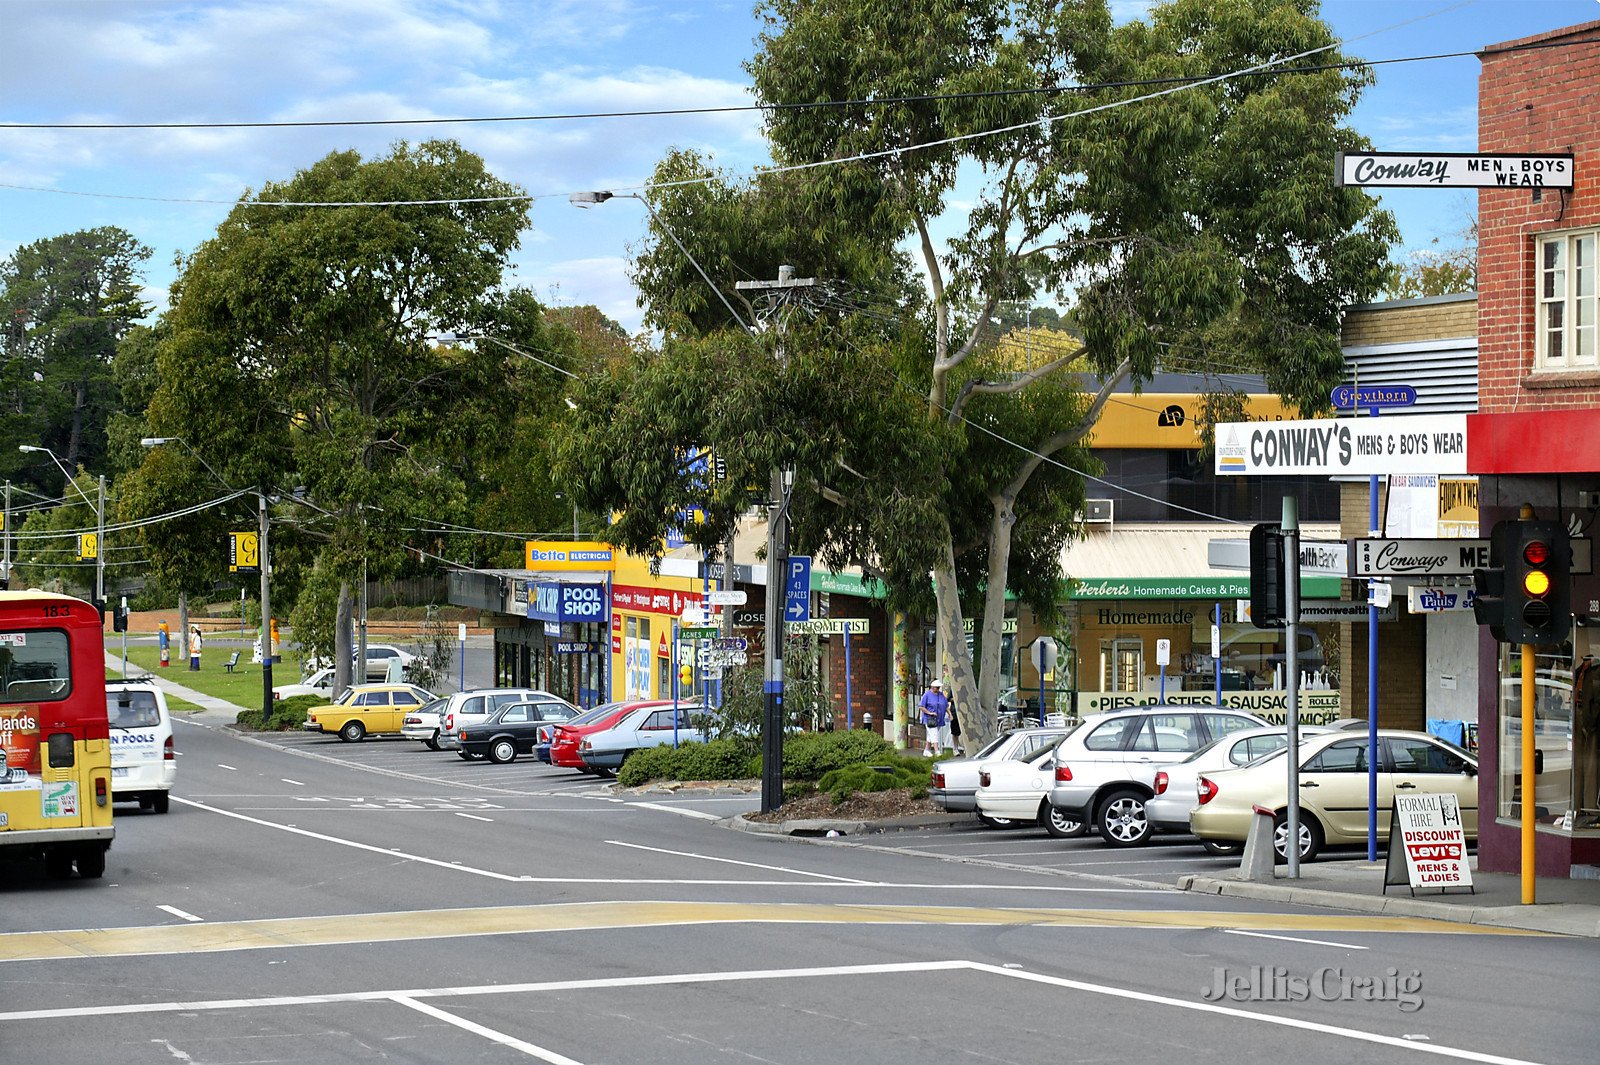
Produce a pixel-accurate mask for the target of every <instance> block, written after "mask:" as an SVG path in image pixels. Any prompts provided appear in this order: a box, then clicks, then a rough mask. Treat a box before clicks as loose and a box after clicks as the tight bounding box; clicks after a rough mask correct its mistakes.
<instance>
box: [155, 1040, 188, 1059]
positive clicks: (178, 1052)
mask: <svg viewBox="0 0 1600 1065" xmlns="http://www.w3.org/2000/svg"><path fill="white" fill-rule="evenodd" d="M150 1042H152V1043H160V1044H161V1045H162V1046H164V1047H166V1048H167V1053H168V1054H171V1055H172V1056H173V1057H174V1058H177V1059H178V1060H179V1061H184V1062H193V1061H194V1058H192V1057H190V1056H189V1055H188V1054H186V1053H184V1052H183V1051H181V1050H179V1049H178V1048H177V1047H175V1046H173V1045H172V1044H171V1043H169V1042H167V1041H166V1040H165V1039H152V1040H150Z"/></svg>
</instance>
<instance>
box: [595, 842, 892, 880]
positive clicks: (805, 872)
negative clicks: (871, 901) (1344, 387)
mask: <svg viewBox="0 0 1600 1065" xmlns="http://www.w3.org/2000/svg"><path fill="white" fill-rule="evenodd" d="M606 842H607V843H609V844H611V845H612V846H613V847H630V848H632V849H633V850H640V851H651V852H653V853H655V854H670V855H672V856H674V857H676V858H699V859H700V860H702V861H707V862H725V863H727V864H728V865H743V866H748V867H749V868H751V869H766V870H768V871H769V872H774V873H793V874H795V875H796V876H815V877H820V878H822V879H823V880H835V881H838V882H839V883H841V884H866V883H868V881H866V880H857V879H855V878H854V877H849V876H831V875H829V874H828V873H813V872H811V871H810V870H809V869H790V868H789V867H788V866H784V865H762V864H761V863H760V862H741V861H739V860H737V859H735V858H718V857H716V856H714V855H710V854H695V853H693V852H692V851H669V850H664V849H662V848H661V847H646V846H645V845H644V844H642V843H624V842H623V841H622V840H620V839H608V840H606Z"/></svg>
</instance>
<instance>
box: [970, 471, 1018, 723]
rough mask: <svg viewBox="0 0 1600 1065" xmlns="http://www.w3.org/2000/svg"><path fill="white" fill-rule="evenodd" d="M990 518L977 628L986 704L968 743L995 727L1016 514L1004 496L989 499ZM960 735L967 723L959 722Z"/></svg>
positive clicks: (980, 693)
mask: <svg viewBox="0 0 1600 1065" xmlns="http://www.w3.org/2000/svg"><path fill="white" fill-rule="evenodd" d="M993 503H994V519H993V521H992V522H991V523H990V526H989V574H988V578H987V580H986V581H985V586H984V591H983V620H982V624H981V626H980V627H979V630H978V705H979V706H982V707H988V708H990V712H988V713H985V714H982V715H980V716H981V718H982V721H981V724H980V725H979V727H977V728H974V729H973V730H972V739H971V741H970V742H969V744H968V746H971V747H974V748H976V747H977V746H979V745H980V744H985V743H988V742H989V741H990V740H991V739H993V738H994V737H995V735H996V733H998V731H999V723H998V719H997V714H998V709H999V706H1000V646H1001V643H1002V642H1003V640H1004V636H1003V633H1004V631H1005V617H1006V575H1007V574H1008V573H1009V572H1010V569H1011V528H1012V526H1013V525H1015V524H1016V522H1017V515H1016V513H1015V511H1013V510H1012V508H1011V500H1010V498H1009V497H1008V496H1003V495H1002V496H997V497H994V499H993ZM961 731H962V735H963V736H965V735H966V734H967V723H966V722H965V721H963V722H962V723H961Z"/></svg>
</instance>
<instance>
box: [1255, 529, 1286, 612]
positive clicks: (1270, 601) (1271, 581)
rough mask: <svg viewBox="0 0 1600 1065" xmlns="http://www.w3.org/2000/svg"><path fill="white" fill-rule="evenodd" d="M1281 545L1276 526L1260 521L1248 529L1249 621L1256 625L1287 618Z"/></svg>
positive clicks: (1281, 537) (1280, 530) (1278, 530)
mask: <svg viewBox="0 0 1600 1065" xmlns="http://www.w3.org/2000/svg"><path fill="white" fill-rule="evenodd" d="M1283 547H1284V536H1283V530H1282V529H1281V528H1279V527H1278V526H1276V525H1272V524H1270V523H1265V522H1264V523H1262V524H1260V525H1257V526H1254V527H1253V528H1252V529H1251V530H1250V624H1252V625H1254V626H1255V627H1256V628H1258V629H1274V628H1280V627H1282V626H1283V625H1284V623H1285V622H1286V621H1287V620H1288V616H1289V605H1288V596H1287V592H1286V590H1285V588H1284V584H1285V579H1284V564H1283Z"/></svg>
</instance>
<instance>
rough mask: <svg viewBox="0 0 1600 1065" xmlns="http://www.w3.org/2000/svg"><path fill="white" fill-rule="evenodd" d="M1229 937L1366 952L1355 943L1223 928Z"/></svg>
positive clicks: (1364, 948)
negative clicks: (1282, 941) (1250, 937)
mask: <svg viewBox="0 0 1600 1065" xmlns="http://www.w3.org/2000/svg"><path fill="white" fill-rule="evenodd" d="M1223 931H1224V932H1226V933H1228V934H1229V935H1230V936H1254V937H1255V938H1256V939H1281V940H1284V941H1285V942H1288V943H1310V944H1312V945H1313V946H1317V947H1343V948H1344V949H1345V950H1366V949H1368V948H1366V947H1363V946H1361V945H1359V944H1356V943H1334V942H1332V941H1330V940H1326V939H1301V938H1300V937H1299V936H1275V935H1271V934H1270V933H1267V932H1249V931H1246V930H1245V929H1243V928H1224V929H1223Z"/></svg>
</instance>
